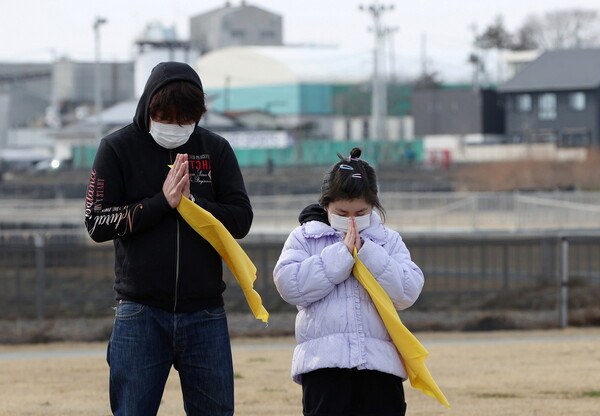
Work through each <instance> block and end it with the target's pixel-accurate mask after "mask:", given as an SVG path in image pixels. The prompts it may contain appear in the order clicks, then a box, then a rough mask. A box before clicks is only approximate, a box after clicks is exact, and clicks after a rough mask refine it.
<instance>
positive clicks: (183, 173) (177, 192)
mask: <svg viewBox="0 0 600 416" xmlns="http://www.w3.org/2000/svg"><path fill="white" fill-rule="evenodd" d="M162 191H163V193H164V194H165V198H167V202H168V203H169V206H170V207H171V208H175V207H176V206H177V205H179V201H180V200H181V195H185V196H186V197H188V198H189V196H190V174H189V170H188V155H187V154H177V156H176V157H175V162H174V163H173V167H172V168H171V170H169V173H168V174H167V178H166V179H165V182H164V183H163V186H162Z"/></svg>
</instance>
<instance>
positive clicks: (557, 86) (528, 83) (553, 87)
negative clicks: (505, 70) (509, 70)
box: [499, 49, 600, 92]
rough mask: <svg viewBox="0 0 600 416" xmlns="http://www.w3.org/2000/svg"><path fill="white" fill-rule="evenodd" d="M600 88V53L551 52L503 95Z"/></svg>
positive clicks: (502, 88)
mask: <svg viewBox="0 0 600 416" xmlns="http://www.w3.org/2000/svg"><path fill="white" fill-rule="evenodd" d="M598 87H600V49H564V50H554V51H547V52H544V53H543V54H542V55H540V56H539V57H538V58H537V59H536V60H534V61H532V62H530V63H529V64H528V65H526V66H525V67H524V68H523V69H522V70H521V71H519V72H518V73H517V74H516V75H515V76H514V77H513V78H512V79H510V80H509V81H507V82H506V83H504V84H503V85H501V86H500V88H499V90H500V92H527V91H532V92H533V91H559V90H587V89H595V88H598Z"/></svg>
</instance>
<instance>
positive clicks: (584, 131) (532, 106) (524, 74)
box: [500, 49, 600, 146]
mask: <svg viewBox="0 0 600 416" xmlns="http://www.w3.org/2000/svg"><path fill="white" fill-rule="evenodd" d="M598 68H600V49H569V50H554V51H548V52H545V53H543V54H542V55H541V56H540V57H539V58H537V59H536V60H534V61H532V62H531V63H530V64H528V65H527V66H525V67H524V68H523V69H522V70H521V71H520V72H518V73H517V74H516V75H515V76H514V77H513V78H512V79H510V80H509V81H508V82H506V83H505V84H503V85H502V86H501V87H500V92H501V93H502V94H503V95H504V98H505V105H506V136H507V139H508V140H509V141H511V142H513V143H534V142H549V143H555V144H557V145H559V146H589V145H594V146H598V145H600V71H599V70H598Z"/></svg>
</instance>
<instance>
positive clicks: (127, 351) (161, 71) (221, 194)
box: [85, 62, 253, 416]
mask: <svg viewBox="0 0 600 416" xmlns="http://www.w3.org/2000/svg"><path fill="white" fill-rule="evenodd" d="M205 112H206V108H205V102H204V91H203V89H202V84H201V82H200V78H199V77H198V74H197V73H196V72H195V71H194V70H193V69H192V68H191V67H190V66H189V65H187V64H183V63H178V62H165V63H161V64H159V65H157V66H156V67H155V68H154V69H153V70H152V73H151V75H150V77H149V79H148V81H147V83H146V87H145V89H144V93H143V94H142V96H141V98H140V101H139V103H138V106H137V110H136V114H135V117H134V120H133V123H131V124H129V125H128V126H126V127H124V128H122V129H120V130H118V131H116V132H114V133H112V134H110V135H108V136H107V137H105V138H104V139H103V140H102V141H101V143H100V146H99V148H98V152H97V155H96V159H95V161H94V166H93V168H92V172H91V177H90V182H89V187H88V193H87V197H86V206H85V224H86V227H87V230H88V233H89V234H90V236H91V237H92V239H93V240H94V241H97V242H101V241H108V240H113V242H114V246H115V284H114V289H115V292H116V300H117V306H116V313H115V322H114V327H113V332H112V335H111V338H110V341H109V344H108V352H107V361H108V363H109V366H110V401H111V408H112V411H113V413H114V414H115V415H127V416H134V415H144V416H147V415H155V414H156V413H157V412H158V407H159V405H160V401H161V397H162V394H163V390H164V386H165V382H166V380H167V377H168V375H169V372H170V369H171V366H174V367H175V369H176V370H178V372H179V377H180V381H181V388H182V391H183V401H184V407H185V410H186V413H187V414H188V415H232V414H233V369H232V360H231V346H230V340H229V334H228V329H227V320H226V316H225V310H224V307H223V297H222V293H223V291H224V290H225V283H224V282H223V278H222V261H221V257H220V256H219V254H218V253H217V252H216V251H215V250H214V249H213V247H212V246H211V245H210V244H209V243H208V242H207V241H206V240H204V239H203V238H202V237H200V236H199V235H198V234H197V233H196V232H195V231H194V230H193V229H192V228H191V227H190V226H189V225H188V224H187V223H186V222H185V221H184V220H183V219H182V217H181V216H180V215H179V213H178V212H177V210H176V209H175V207H176V206H177V205H178V204H179V200H180V199H181V197H182V196H185V197H188V198H190V199H191V200H192V201H194V202H195V203H197V204H198V205H200V206H201V207H203V208H204V209H206V210H208V211H209V212H210V213H212V214H213V215H214V216H215V217H216V218H217V219H218V220H219V221H221V223H223V225H224V226H225V227H226V228H227V230H228V231H229V232H230V233H231V234H232V235H233V237H235V238H243V237H244V236H245V235H246V234H247V233H248V231H249V230H250V225H251V223H252V217H253V214H252V208H251V206H250V201H249V199H248V195H247V193H246V189H245V186H244V181H243V178H242V174H241V171H240V168H239V165H238V162H237V159H236V157H235V154H234V152H233V150H232V149H231V146H230V145H229V143H228V142H227V141H226V140H225V139H223V138H222V137H220V136H218V135H216V134H214V133H212V132H210V131H208V130H206V129H204V128H202V127H199V126H198V122H199V120H200V118H201V117H202V115H203V114H204V113H205Z"/></svg>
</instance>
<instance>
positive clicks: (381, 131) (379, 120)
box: [358, 0, 394, 140]
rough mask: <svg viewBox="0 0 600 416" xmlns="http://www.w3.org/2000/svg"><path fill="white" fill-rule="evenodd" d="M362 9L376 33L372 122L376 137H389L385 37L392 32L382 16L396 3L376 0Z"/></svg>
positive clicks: (361, 6) (360, 7)
mask: <svg viewBox="0 0 600 416" xmlns="http://www.w3.org/2000/svg"><path fill="white" fill-rule="evenodd" d="M358 8H359V9H360V10H362V11H365V12H367V13H369V14H370V15H371V17H372V18H373V28H372V30H373V32H374V33H375V48H374V50H373V80H372V83H373V88H372V96H371V120H372V121H371V122H372V123H373V130H372V131H374V132H375V137H373V138H374V139H378V140H386V139H387V128H386V124H387V82H386V79H385V74H384V73H383V69H384V66H383V61H384V56H385V38H386V36H387V35H388V33H390V30H391V29H390V28H387V27H384V26H383V24H382V22H381V18H382V15H383V13H385V12H387V11H391V10H393V9H394V5H393V4H392V5H387V6H384V5H381V4H379V3H378V2H377V0H375V2H374V3H373V4H371V5H369V6H363V5H360V6H359V7H358Z"/></svg>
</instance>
